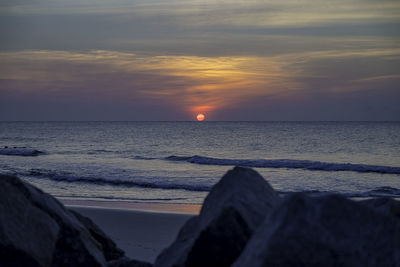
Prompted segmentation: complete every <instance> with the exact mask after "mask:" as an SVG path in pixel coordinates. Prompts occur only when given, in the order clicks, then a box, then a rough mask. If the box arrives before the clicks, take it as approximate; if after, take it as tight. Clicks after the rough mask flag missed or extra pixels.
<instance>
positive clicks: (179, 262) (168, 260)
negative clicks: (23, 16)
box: [155, 167, 280, 267]
mask: <svg viewBox="0 0 400 267" xmlns="http://www.w3.org/2000/svg"><path fill="white" fill-rule="evenodd" d="M279 201H280V198H279V196H278V195H277V193H276V192H275V191H274V190H273V189H272V187H271V186H270V185H269V184H268V182H266V181H265V180H264V178H263V177H261V176H260V175H259V174H258V173H257V172H256V171H254V170H252V169H248V168H241V167H235V168H234V169H233V170H230V171H228V172H227V173H226V174H225V175H224V176H223V177H222V179H221V180H220V181H219V182H218V183H217V184H216V185H215V186H214V187H213V189H212V190H211V192H210V193H209V195H208V196H207V198H206V199H205V201H204V204H203V207H202V209H201V212H200V215H199V216H197V217H194V218H192V219H190V220H189V221H188V222H187V223H186V224H185V225H184V226H183V227H182V229H181V230H180V232H179V234H178V237H177V238H176V240H175V242H174V243H173V244H172V245H171V246H170V247H169V248H167V249H165V250H164V251H163V252H162V253H161V254H160V255H159V256H158V258H157V260H156V263H155V266H162V267H164V266H166V267H167V266H220V267H222V266H230V265H231V264H232V263H233V262H234V261H235V260H236V258H237V257H238V256H239V255H240V253H241V251H242V250H243V248H244V247H245V245H246V243H247V241H248V240H249V239H250V237H251V235H252V234H253V232H254V231H255V230H256V228H257V226H258V225H259V224H260V223H261V222H262V221H263V220H264V218H265V216H266V215H267V214H268V213H269V212H270V211H271V210H272V209H273V208H274V207H275V206H276V205H277V204H278V203H279Z"/></svg>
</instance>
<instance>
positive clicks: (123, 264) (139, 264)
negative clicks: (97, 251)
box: [108, 257, 153, 267]
mask: <svg viewBox="0 0 400 267" xmlns="http://www.w3.org/2000/svg"><path fill="white" fill-rule="evenodd" d="M151 266H153V265H152V264H150V263H147V262H143V261H138V260H132V259H129V258H126V257H123V258H120V259H117V260H113V261H109V262H108V267H151Z"/></svg>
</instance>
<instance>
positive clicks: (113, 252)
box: [70, 210, 125, 261]
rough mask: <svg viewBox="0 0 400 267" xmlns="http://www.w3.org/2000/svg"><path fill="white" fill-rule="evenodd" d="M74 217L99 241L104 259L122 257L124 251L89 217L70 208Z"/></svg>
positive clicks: (109, 259)
mask: <svg viewBox="0 0 400 267" xmlns="http://www.w3.org/2000/svg"><path fill="white" fill-rule="evenodd" d="M70 212H72V213H73V214H74V215H75V217H76V218H78V220H79V221H80V222H81V223H82V224H83V225H84V226H85V227H86V229H87V230H89V233H90V234H91V235H92V236H93V237H94V238H95V239H96V241H97V242H99V243H100V244H101V246H102V248H103V252H104V257H105V259H106V261H111V260H116V259H119V258H122V257H124V255H125V253H124V251H122V250H121V249H120V248H118V247H117V245H116V244H115V242H114V241H112V240H111V239H110V238H109V237H108V236H107V235H106V234H105V233H104V232H103V231H102V230H101V229H100V228H99V227H98V226H97V225H96V224H94V223H93V221H92V220H91V219H89V218H88V217H85V216H83V215H81V214H80V213H78V212H76V211H74V210H70Z"/></svg>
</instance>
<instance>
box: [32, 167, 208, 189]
mask: <svg viewBox="0 0 400 267" xmlns="http://www.w3.org/2000/svg"><path fill="white" fill-rule="evenodd" d="M26 176H33V177H38V178H48V179H50V180H53V181H63V182H71V183H72V182H83V183H90V184H93V183H94V184H98V185H112V186H125V187H144V188H154V189H157V188H159V189H181V190H188V191H199V192H208V191H210V190H211V188H212V185H196V184H182V183H173V182H169V181H160V180H161V179H157V180H154V181H151V182H147V181H134V180H128V179H113V180H111V179H106V178H102V177H83V176H75V175H74V174H72V173H68V172H55V171H50V170H43V169H32V170H31V171H30V172H29V173H28V174H27V175H26ZM147 179H150V178H147Z"/></svg>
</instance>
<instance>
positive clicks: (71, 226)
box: [0, 175, 120, 266]
mask: <svg viewBox="0 0 400 267" xmlns="http://www.w3.org/2000/svg"><path fill="white" fill-rule="evenodd" d="M78 217H79V219H78V218H77V217H76V215H74V214H73V213H72V212H71V211H69V210H68V209H66V208H65V207H64V206H63V205H62V204H61V203H60V202H58V201H57V200H56V199H55V198H54V197H52V196H50V195H48V194H46V193H44V192H42V191H41V190H39V189H37V188H35V187H34V186H32V185H30V184H28V183H25V182H23V181H21V180H20V179H18V178H16V177H12V176H3V175H1V176H0V265H2V266H106V258H113V255H114V254H115V255H114V256H117V254H118V253H120V251H119V250H118V249H115V247H113V245H112V241H107V240H106V239H107V237H106V236H105V235H104V233H102V232H101V231H100V230H99V229H98V228H96V227H95V226H94V224H92V223H90V222H89V223H88V222H87V221H86V219H85V217H83V216H79V215H78ZM82 221H84V223H82ZM85 224H86V225H89V227H88V229H89V230H88V229H87V228H86V227H85ZM91 232H92V233H95V234H94V236H93V235H92V234H91ZM99 233H100V234H99ZM96 234H97V235H96ZM99 236H100V238H99ZM102 244H103V245H104V244H106V246H105V249H109V248H113V249H114V251H113V252H111V253H110V254H111V255H108V254H107V253H109V252H107V253H105V255H107V257H106V258H105V257H104V253H103V247H102ZM113 253H114V254H113Z"/></svg>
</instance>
